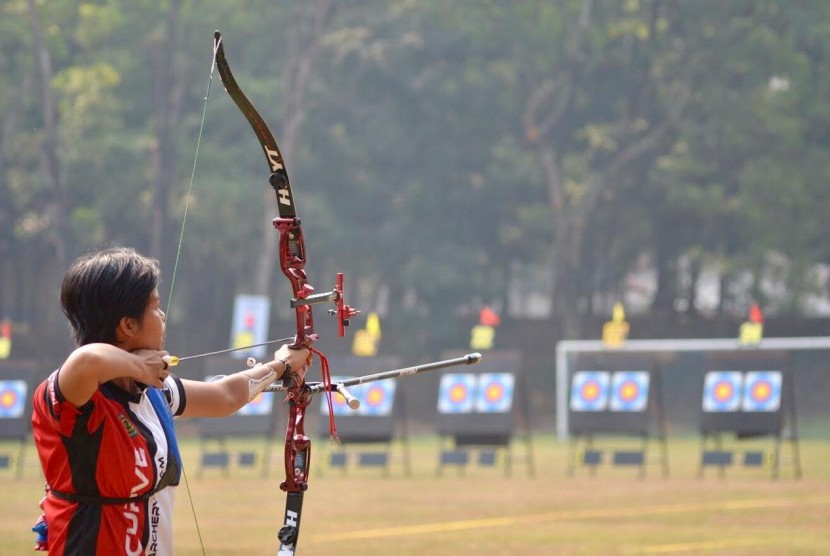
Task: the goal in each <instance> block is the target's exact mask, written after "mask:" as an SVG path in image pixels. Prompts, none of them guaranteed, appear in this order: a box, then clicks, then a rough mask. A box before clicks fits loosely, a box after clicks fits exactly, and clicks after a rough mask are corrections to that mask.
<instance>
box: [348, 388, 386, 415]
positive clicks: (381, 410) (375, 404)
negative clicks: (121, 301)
mask: <svg viewBox="0 0 830 556" xmlns="http://www.w3.org/2000/svg"><path fill="white" fill-rule="evenodd" d="M358 388H359V389H360V390H359V392H354V391H353V390H349V391H350V392H351V393H352V395H353V396H354V397H356V398H357V399H359V400H360V408H358V410H357V412H358V414H360V415H372V416H377V417H383V416H387V415H390V414H391V413H392V406H393V404H394V402H395V381H394V380H384V381H381V382H374V383H372V384H365V385H363V386H359V387H355V388H354V390H357V389H358Z"/></svg>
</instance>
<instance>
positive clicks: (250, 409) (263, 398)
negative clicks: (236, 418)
mask: <svg viewBox="0 0 830 556" xmlns="http://www.w3.org/2000/svg"><path fill="white" fill-rule="evenodd" d="M273 407H274V393H273V392H261V393H260V394H259V395H258V396H257V397H256V398H254V399H253V400H251V401H250V402H248V403H247V404H246V405H243V406H242V409H240V410H239V411H237V412H236V414H237V415H270V414H271V409H272V408H273Z"/></svg>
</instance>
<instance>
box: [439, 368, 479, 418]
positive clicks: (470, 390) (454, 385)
mask: <svg viewBox="0 0 830 556" xmlns="http://www.w3.org/2000/svg"><path fill="white" fill-rule="evenodd" d="M475 386H476V376H475V375H474V374H472V373H450V374H446V375H444V376H442V377H441V385H440V387H439V389H438V413H472V411H473V404H474V401H475V398H474V397H473V394H474V393H475Z"/></svg>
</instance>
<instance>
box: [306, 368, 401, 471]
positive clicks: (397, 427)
mask: <svg viewBox="0 0 830 556" xmlns="http://www.w3.org/2000/svg"><path fill="white" fill-rule="evenodd" d="M400 364H401V361H400V358H399V357H396V356H375V357H357V356H351V355H343V356H332V357H329V365H330V367H331V369H332V370H333V373H334V375H333V377H332V381H333V382H337V381H338V380H343V379H346V378H351V376H361V375H366V374H372V373H376V372H381V371H384V370H388V369H395V368H398V367H400ZM397 386H398V385H397V380H395V379H389V380H380V381H377V382H370V383H366V384H362V385H359V386H352V387H350V388H349V393H350V394H351V395H352V396H354V397H355V398H356V399H357V400H358V401H359V402H360V406H359V407H358V408H357V409H351V408H350V407H349V406H348V405H347V404H346V400H345V398H343V396H341V395H340V394H334V395H333V397H332V408H333V410H334V418H335V422H336V425H337V434H338V437H339V438H340V442H339V443H336V442H335V443H331V442H325V443H321V445H325V446H327V448H326V449H327V453H326V457H325V461H326V463H327V464H328V467H329V468H330V469H336V470H339V471H340V472H341V474H343V475H345V474H346V472H347V470H348V469H349V468H350V467H358V468H375V469H381V470H382V473H383V475H384V476H389V475H390V472H391V468H392V462H393V460H394V459H395V454H396V451H398V450H396V446H399V451H400V458H399V459H400V461H401V464H402V467H403V473H404V475H405V476H410V475H411V474H412V463H411V459H410V451H409V434H408V431H407V429H406V412H405V405H406V404H405V403H404V396H403V392H402V390H400V389H399V388H398V387H397ZM319 417H320V423H319V431H320V435H321V436H322V437H324V438H326V437H328V435H329V407H328V401H327V399H326V396H324V395H321V396H320V415H319Z"/></svg>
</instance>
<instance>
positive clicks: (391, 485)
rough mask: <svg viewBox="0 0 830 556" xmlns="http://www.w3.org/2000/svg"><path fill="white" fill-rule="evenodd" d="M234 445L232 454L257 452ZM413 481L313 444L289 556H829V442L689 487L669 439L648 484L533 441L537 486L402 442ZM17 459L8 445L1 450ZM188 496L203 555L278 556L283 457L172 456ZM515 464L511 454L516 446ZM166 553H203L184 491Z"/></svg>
mask: <svg viewBox="0 0 830 556" xmlns="http://www.w3.org/2000/svg"><path fill="white" fill-rule="evenodd" d="M259 447H260V445H259V444H245V443H240V444H233V445H231V450H232V451H237V450H243V449H251V448H259ZM410 448H411V457H412V473H411V476H408V477H407V476H404V471H403V465H402V461H401V451H400V446H399V445H398V446H396V448H395V451H394V454H395V458H394V461H393V463H392V465H391V467H390V470H389V471H390V472H389V476H388V477H384V476H383V473H382V472H381V471H380V470H378V469H373V468H360V469H358V468H351V469H349V470H348V471H347V472H346V473H345V475H344V474H343V473H341V470H335V469H329V468H326V467H325V465H324V461H325V459H326V453H327V451H328V450H329V446H328V442H327V441H325V440H316V441H315V443H314V456H315V458H314V461H313V462H312V475H311V479H310V481H309V483H310V488H309V490H308V492H307V493H306V496H305V502H304V512H303V522H302V532H301V536H300V542H299V545H298V553H299V554H312V555H317V556H325V555H334V554H337V555H373V556H374V555H423V554H431V555H441V554H446V555H453V556H458V555H473V554H521V555H537V554H585V555H613V554H621V555H624V554H729V555H739V554H751V555H770V556H772V555H776V556H777V555H782V554H815V555H819V554H822V555H824V554H830V443H828V442H826V441H804V442H802V444H801V456H802V466H803V471H804V477H803V478H802V479H800V480H793V479H792V470H791V468H789V467H786V466H785V467H783V468H782V475H781V478H779V479H778V480H771V479H770V473H769V469H768V468H762V469H757V468H754V469H753V468H743V467H736V468H732V469H729V470H728V471H727V473H726V476H725V477H723V478H720V477H718V474H717V472H716V471H715V470H712V469H710V470H709V471H708V472H707V473H706V476H705V477H704V478H702V479H699V478H697V475H696V473H697V461H698V453H699V445H698V441H697V440H696V439H695V438H692V437H690V438H688V439H670V441H669V462H670V468H671V475H670V477H669V478H666V479H664V478H662V477H660V474H659V469H658V467H657V466H656V465H654V466H650V467H649V469H648V474H647V476H646V478H644V479H640V478H638V474H637V470H636V469H635V468H620V467H617V468H614V467H610V466H602V467H600V468H599V469H598V472H597V473H596V475H594V476H591V474H589V473H588V472H587V471H586V470H584V469H578V470H577V473H576V475H575V476H574V477H572V478H569V477H567V475H566V472H565V471H566V464H567V445H566V444H563V443H558V442H556V441H555V440H554V439H553V437H552V436H550V435H540V436H537V437H536V438H534V442H533V448H534V456H535V457H534V461H535V467H536V475H535V476H534V477H530V476H528V474H527V472H526V467H525V466H524V464H522V463H521V462H516V465H515V466H514V468H513V472H512V474H511V476H509V477H507V476H505V473H504V470H503V468H500V467H498V468H487V467H470V468H468V469H467V470H466V471H465V472H464V473H463V474H459V473H458V472H457V470H455V469H446V470H445V471H444V473H443V474H442V476H440V477H439V476H436V469H437V461H438V460H437V457H438V449H439V445H438V440H437V438H434V437H418V438H415V439H413V440H412V441H411V442H410ZM2 449H3V450H4V451H7V452H9V451H14V449H15V448H14V447H13V446H9V445H4V446H2ZM182 450H183V454H184V457H185V466H186V470H187V472H188V479H189V481H188V482H189V490H190V496H191V497H192V503H193V506H194V507H195V512H196V516H197V518H198V525H199V529H200V530H201V536H202V540H203V542H204V549H205V553H206V554H208V555H230V554H234V555H236V554H246V555H248V554H251V555H257V554H275V553H276V548H277V543H276V531H277V530H278V528H279V522H280V520H281V518H282V511H283V504H284V495H283V493H282V492H281V491H280V490H279V486H278V485H279V481H280V479H281V473H282V446H281V445H277V444H275V445H274V448H273V451H272V462H271V472H270V475H269V477H267V478H263V477H262V476H261V474H260V470H259V469H250V468H235V469H232V470H231V473H230V476H229V477H225V476H223V475H222V473H221V472H220V471H219V470H216V469H209V470H205V471H204V473H199V469H198V461H199V446H198V444H197V442H196V441H195V440H185V441H184V442H183V446H182ZM514 453H515V454H517V455H520V454H521V453H522V446H520V445H517V446H516V448H515V449H514ZM24 462H25V463H24V467H23V477H22V478H20V479H18V478H16V477H15V475H14V473H13V472H11V471H10V470H8V469H6V470H2V471H0V488H2V493H3V495H2V500H3V503H2V505H0V535H2V539H3V542H2V544H0V554H15V555H16V554H29V553H31V547H32V546H33V544H34V535H33V534H32V533H31V532H30V528H31V526H32V524H33V523H34V521H35V519H36V517H37V515H38V514H39V511H38V508H37V502H38V500H39V498H40V496H41V493H42V486H43V481H42V479H41V475H40V470H39V467H38V466H37V463H36V456H35V453H34V448H33V447H31V445H30V446H29V448H28V450H27V452H26V458H25V460H24ZM175 520H176V521H175V530H176V554H177V555H196V554H202V549H201V547H200V541H199V537H198V534H197V527H196V524H195V522H194V518H193V515H192V510H191V504H190V501H189V500H188V494H187V489H186V488H185V487H184V486H182V487H180V488H179V489H178V493H177V501H176V517H175Z"/></svg>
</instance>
